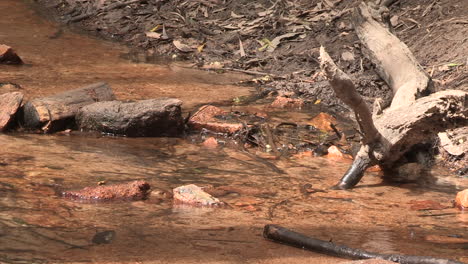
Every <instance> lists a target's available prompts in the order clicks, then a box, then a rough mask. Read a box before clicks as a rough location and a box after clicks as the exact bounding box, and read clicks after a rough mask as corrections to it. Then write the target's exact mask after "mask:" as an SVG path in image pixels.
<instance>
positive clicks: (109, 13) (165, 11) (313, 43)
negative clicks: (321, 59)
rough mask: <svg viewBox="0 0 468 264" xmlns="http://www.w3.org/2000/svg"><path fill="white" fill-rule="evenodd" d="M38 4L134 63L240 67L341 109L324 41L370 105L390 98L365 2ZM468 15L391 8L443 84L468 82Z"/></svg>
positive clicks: (424, 6)
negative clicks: (367, 48) (363, 25)
mask: <svg viewBox="0 0 468 264" xmlns="http://www.w3.org/2000/svg"><path fill="white" fill-rule="evenodd" d="M36 2H38V3H39V4H41V6H42V7H45V8H47V10H49V11H52V12H53V13H54V14H56V17H57V19H58V20H59V21H60V22H62V23H69V25H72V26H76V27H79V28H81V29H84V30H86V31H87V32H90V33H92V34H95V35H98V36H101V37H104V38H107V39H113V40H119V41H123V42H124V43H127V44H128V45H129V47H131V48H132V51H131V52H130V53H129V54H128V56H127V57H128V58H132V59H133V60H135V61H139V62H154V61H158V60H160V58H161V56H163V57H165V58H168V59H169V60H184V61H190V62H192V63H193V67H196V68H203V69H211V70H213V71H229V70H235V71H244V72H248V73H251V74H253V75H255V78H256V79H257V80H256V82H257V83H262V84H263V87H269V88H273V89H276V90H281V91H289V92H291V93H292V94H294V96H301V97H304V98H307V99H309V100H310V101H312V102H315V101H316V100H321V102H322V103H324V104H326V105H329V106H331V107H333V109H335V110H344V109H345V107H344V106H343V104H342V103H341V102H339V101H338V100H337V99H336V98H335V97H334V96H333V93H332V91H331V89H329V88H328V86H327V85H326V82H325V80H324V79H323V78H322V77H321V76H319V75H318V73H319V70H318V60H317V57H318V48H319V47H320V45H324V46H325V47H326V48H327V50H329V51H330V53H331V55H332V57H333V59H335V61H339V65H338V66H339V67H340V68H341V69H344V70H345V71H346V72H347V73H349V74H351V75H352V77H353V78H355V79H356V81H357V83H358V89H359V91H360V92H361V93H362V94H363V95H364V96H366V99H367V100H368V101H369V102H370V101H372V100H373V99H374V98H376V97H381V98H383V99H384V101H385V102H387V103H388V101H389V99H390V96H391V95H390V91H389V89H388V87H387V86H386V85H385V84H384V83H383V82H382V81H381V80H380V79H379V78H378V77H376V75H375V74H374V73H373V66H372V65H371V64H370V62H369V61H368V60H367V59H366V58H365V57H364V56H363V55H362V51H361V45H360V43H359V42H358V39H357V37H356V35H355V32H354V30H353V28H352V25H351V22H350V11H351V9H352V8H353V7H355V6H356V5H357V3H358V2H359V1H340V0H338V1H326V2H323V1H294V2H276V3H271V2H268V1H255V2H252V1H227V2H221V1H209V2H183V1H170V2H160V1H126V2H125V1H122V2H121V3H128V4H116V3H111V2H108V1H80V2H74V1H73V2H70V1H64V0H53V1H45V0H37V1H36ZM467 12H468V7H467V6H466V5H464V4H462V3H459V1H452V0H445V1H438V2H431V3H429V2H427V1H422V0H420V1H411V2H408V1H399V2H397V3H396V4H394V5H392V6H391V10H390V15H391V23H392V25H393V27H394V30H395V32H396V34H397V36H398V37H400V38H401V39H402V40H403V41H404V42H405V43H406V44H408V46H409V47H410V49H411V50H412V51H413V52H414V53H415V55H416V58H417V59H418V60H419V61H420V62H421V64H422V65H423V67H424V68H425V70H426V71H427V72H428V73H429V74H430V75H431V76H432V77H433V78H434V80H435V82H436V86H437V89H438V90H443V89H465V90H466V89H467V88H466V84H467V81H468V79H467V77H466V76H467V74H466V73H467V66H466V58H465V56H464V54H466V53H467V48H466V45H463V43H466V41H467V39H466V38H464V37H463V36H466V35H467V34H468V30H467V29H466V27H465V25H466V21H465V20H463V16H464V15H465V14H466V13H467ZM441 51H444V52H441ZM265 76H269V77H267V78H266V77H265Z"/></svg>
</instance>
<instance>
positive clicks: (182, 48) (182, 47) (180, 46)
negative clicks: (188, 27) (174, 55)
mask: <svg viewBox="0 0 468 264" xmlns="http://www.w3.org/2000/svg"><path fill="white" fill-rule="evenodd" d="M172 44H174V46H175V47H176V48H177V49H178V50H179V51H181V52H192V51H193V49H192V48H191V47H190V46H188V45H186V44H184V43H182V42H180V40H173V41H172Z"/></svg>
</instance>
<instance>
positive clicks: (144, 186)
mask: <svg viewBox="0 0 468 264" xmlns="http://www.w3.org/2000/svg"><path fill="white" fill-rule="evenodd" d="M150 189H151V187H150V185H149V184H148V183H147V182H145V181H133V182H128V183H121V184H114V185H108V186H106V185H102V186H97V187H85V188H84V189H82V190H79V191H64V192H62V195H63V197H66V198H71V199H74V200H88V201H116V200H142V199H145V198H146V197H147V196H148V194H149V190H150Z"/></svg>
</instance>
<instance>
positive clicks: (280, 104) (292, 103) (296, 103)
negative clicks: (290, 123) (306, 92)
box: [270, 96, 304, 109]
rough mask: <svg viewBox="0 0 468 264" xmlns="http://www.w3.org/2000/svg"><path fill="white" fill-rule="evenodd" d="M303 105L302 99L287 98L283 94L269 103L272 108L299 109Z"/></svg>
mask: <svg viewBox="0 0 468 264" xmlns="http://www.w3.org/2000/svg"><path fill="white" fill-rule="evenodd" d="M303 106H304V101H303V100H302V99H294V98H287V97H283V96H278V97H276V99H275V101H273V103H271V104H270V107H273V108H299V109H301V108H302V107H303Z"/></svg>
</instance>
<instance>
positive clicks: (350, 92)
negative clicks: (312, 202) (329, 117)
mask: <svg viewBox="0 0 468 264" xmlns="http://www.w3.org/2000/svg"><path fill="white" fill-rule="evenodd" d="M353 23H354V27H355V30H356V33H357V35H358V37H359V39H360V40H361V42H362V43H363V45H364V47H365V48H364V51H365V53H366V54H367V56H368V57H369V58H370V59H371V61H372V62H373V63H374V64H375V65H376V69H377V73H378V74H379V76H380V77H381V78H382V79H383V80H384V81H385V82H386V83H387V84H388V85H389V86H390V87H391V88H392V90H393V93H394V97H393V100H392V103H391V105H390V107H389V108H387V109H385V110H384V111H383V114H381V115H377V114H375V113H374V116H372V115H371V114H370V113H371V111H370V109H369V107H368V106H367V105H366V103H365V102H364V100H363V99H362V98H361V96H360V95H359V94H358V93H357V92H356V89H355V86H354V84H353V82H352V81H351V79H350V78H349V77H348V76H347V75H346V74H345V73H344V72H342V71H341V70H340V69H339V68H338V67H337V66H336V65H335V63H334V62H333V60H332V59H331V58H330V56H329V55H328V53H327V52H326V51H325V49H324V48H323V47H322V48H321V49H320V59H321V65H320V66H321V68H322V71H323V72H324V73H325V75H326V77H327V78H328V80H329V82H330V84H331V86H332V88H333V89H334V90H335V93H336V95H337V96H338V97H339V98H340V99H341V100H343V101H344V102H345V103H346V104H347V105H348V106H350V107H351V108H352V110H353V111H354V113H355V115H356V119H357V122H358V124H359V127H360V130H361V132H362V134H363V138H362V145H361V149H360V150H359V152H358V154H357V155H356V157H355V159H354V162H353V164H352V165H351V167H350V168H349V169H348V171H347V172H346V173H345V175H344V176H343V178H342V179H341V181H340V183H339V184H338V185H337V186H335V187H336V188H339V189H348V188H351V187H353V186H354V185H356V184H357V183H358V182H359V181H360V179H361V178H362V176H363V174H364V171H365V169H366V168H368V167H370V166H372V165H375V164H380V165H381V166H382V167H383V168H384V170H390V168H392V167H394V166H395V164H397V161H399V160H400V158H401V157H402V156H403V155H404V154H405V153H406V152H407V151H408V150H410V149H411V147H412V146H414V145H415V144H418V143H422V142H424V140H426V139H428V138H430V137H431V136H433V135H435V134H437V133H438V132H441V131H444V130H446V129H448V128H454V127H457V126H463V125H466V124H467V123H468V122H467V121H468V110H467V106H468V93H466V92H463V91H443V92H438V93H435V94H432V95H430V96H428V95H429V94H430V93H431V92H432V90H433V86H432V81H431V79H430V77H429V76H428V75H427V74H426V73H425V72H424V70H423V69H422V67H421V66H420V65H419V64H418V62H417V61H416V59H415V58H414V56H413V55H412V53H411V51H410V50H409V49H408V47H407V46H406V45H405V44H404V43H402V42H401V41H400V40H399V39H398V38H397V37H395V36H394V35H393V34H392V33H391V32H390V31H389V30H388V29H387V28H386V27H385V26H383V25H382V24H381V23H379V22H377V21H376V20H374V19H373V16H372V15H371V10H370V8H369V7H368V6H367V5H366V4H364V3H362V4H361V5H360V6H359V7H357V8H355V10H354V13H353ZM376 110H378V109H374V112H376Z"/></svg>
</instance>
